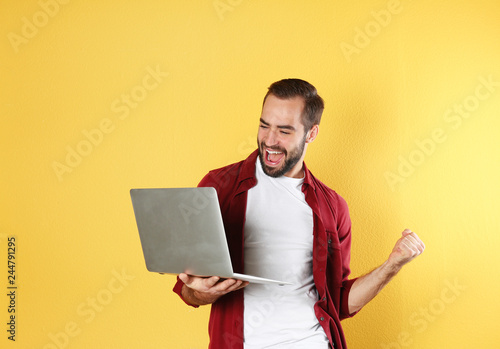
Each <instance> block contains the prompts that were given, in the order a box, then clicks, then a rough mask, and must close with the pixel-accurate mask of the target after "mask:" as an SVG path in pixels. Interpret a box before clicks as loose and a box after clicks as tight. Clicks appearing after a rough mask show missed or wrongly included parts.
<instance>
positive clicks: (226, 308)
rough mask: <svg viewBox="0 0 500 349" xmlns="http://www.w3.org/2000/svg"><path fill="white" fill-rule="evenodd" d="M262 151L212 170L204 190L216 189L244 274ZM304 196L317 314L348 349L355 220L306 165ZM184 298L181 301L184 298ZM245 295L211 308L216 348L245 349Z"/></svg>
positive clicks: (334, 340)
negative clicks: (250, 205) (250, 202)
mask: <svg viewBox="0 0 500 349" xmlns="http://www.w3.org/2000/svg"><path fill="white" fill-rule="evenodd" d="M257 156H258V151H257V150H256V151H254V152H253V153H252V154H251V155H250V156H249V157H248V158H247V159H245V160H243V161H241V162H238V163H235V164H232V165H228V166H225V167H223V168H220V169H217V170H213V171H210V172H209V173H208V174H207V175H206V176H205V177H204V178H203V179H202V180H201V182H200V184H199V186H200V187H214V188H215V189H216V190H217V195H218V197H219V203H220V208H221V213H222V218H223V221H224V228H225V231H226V237H227V243H228V246H229V251H230V254H231V262H232V265H233V269H234V271H235V272H237V273H244V272H245V271H244V270H243V266H244V255H243V251H244V248H243V241H244V225H245V212H246V202H247V193H248V190H249V189H250V188H252V187H253V186H255V185H256V184H257V180H256V179H255V162H256V160H257ZM304 172H305V177H304V183H303V185H302V192H304V195H305V199H306V202H307V203H308V205H309V206H310V207H311V209H312V211H313V221H314V242H313V277H314V283H315V286H316V289H317V291H318V295H319V299H318V301H317V302H316V304H315V305H314V312H315V314H316V317H317V318H318V321H319V323H320V324H321V326H322V327H323V329H324V331H325V333H326V335H327V337H328V339H329V341H330V344H332V346H333V347H334V348H336V349H344V348H347V346H346V341H345V338H344V333H343V331H342V327H341V324H340V320H342V319H345V318H348V317H351V316H353V315H354V314H355V313H349V305H348V299H349V291H350V289H351V286H352V284H353V283H354V281H355V280H356V279H351V280H349V279H348V276H349V274H350V267H349V263H350V256H351V253H350V252H351V220H350V217H349V211H348V208H347V203H346V202H345V200H344V199H343V198H342V197H341V196H340V195H338V194H337V193H336V192H335V191H333V190H332V189H330V188H328V187H327V186H326V185H325V184H323V183H322V182H320V181H319V180H318V179H317V178H316V177H314V176H313V175H312V173H311V172H310V171H309V170H308V169H307V167H306V166H305V164H304ZM182 285H183V283H182V281H181V280H179V279H178V280H177V283H176V284H175V286H174V292H176V293H177V294H178V295H179V296H181V289H182ZM181 298H182V296H181ZM243 308H244V307H243V290H238V291H235V292H231V293H228V294H226V295H224V296H222V297H221V298H219V299H218V300H217V301H216V302H215V303H213V304H212V309H211V313H210V322H209V326H208V328H209V335H210V346H209V348H212V349H222V348H227V349H243V340H244V338H243Z"/></svg>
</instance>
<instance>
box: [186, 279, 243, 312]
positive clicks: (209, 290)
mask: <svg viewBox="0 0 500 349" xmlns="http://www.w3.org/2000/svg"><path fill="white" fill-rule="evenodd" d="M179 279H181V281H182V282H183V283H184V285H183V286H182V292H181V294H182V297H183V298H184V299H185V300H186V301H187V302H188V303H190V304H192V305H205V304H212V303H214V302H215V301H216V300H217V299H219V298H220V297H222V296H223V295H225V294H227V293H229V292H233V291H236V290H239V289H241V288H243V287H245V286H247V285H248V281H242V280H236V279H224V280H221V278H220V277H219V276H211V277H199V276H193V275H188V274H185V273H181V274H179Z"/></svg>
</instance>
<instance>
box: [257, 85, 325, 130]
mask: <svg viewBox="0 0 500 349" xmlns="http://www.w3.org/2000/svg"><path fill="white" fill-rule="evenodd" d="M269 95H273V96H276V97H278V98H281V99H290V98H294V97H297V96H300V97H302V98H304V111H303V113H302V124H303V125H304V130H305V132H307V131H309V130H310V129H311V127H313V126H314V125H319V122H320V121H321V115H322V114H323V109H325V102H324V101H323V98H321V97H320V96H319V95H318V91H317V90H316V87H314V86H313V85H311V84H310V83H308V82H307V81H304V80H301V79H283V80H280V81H276V82H274V83H272V84H271V86H269V89H268V91H267V93H266V96H265V97H264V102H263V103H262V105H264V103H265V102H266V98H267V96H269Z"/></svg>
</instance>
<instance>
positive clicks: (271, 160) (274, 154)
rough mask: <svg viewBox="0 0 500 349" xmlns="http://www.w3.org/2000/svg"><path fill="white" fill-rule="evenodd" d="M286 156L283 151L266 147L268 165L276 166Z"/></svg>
mask: <svg viewBox="0 0 500 349" xmlns="http://www.w3.org/2000/svg"><path fill="white" fill-rule="evenodd" d="M284 157H285V154H284V153H283V152H281V151H278V150H270V149H266V156H265V160H266V161H265V162H266V165H269V166H276V165H278V164H279V163H280V162H281V160H282V159H283V158H284Z"/></svg>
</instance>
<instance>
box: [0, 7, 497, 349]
mask: <svg viewBox="0 0 500 349" xmlns="http://www.w3.org/2000/svg"><path fill="white" fill-rule="evenodd" d="M499 23H500V3H499V2H498V1H497V0H490V1H487V0H485V1H456V0H453V1H452V0H445V1H429V0H421V1H410V0H401V1H398V0H388V1H385V0H384V1H374V0H372V1H367V0H363V1H355V2H350V1H349V2H347V1H346V2H344V1H264V0H260V1H256V0H254V1H245V0H219V1H212V0H206V1H197V2H194V1H160V0H158V1H141V2H132V1H67V0H65V1H62V0H61V1H58V2H56V1H55V0H40V1H9V2H7V1H2V3H1V5H0V28H1V30H0V34H1V36H2V38H3V39H2V40H0V52H1V57H2V59H1V61H0V76H1V81H2V82H1V91H0V108H1V109H0V110H1V118H2V119H1V120H2V123H1V127H0V160H1V166H2V170H1V171H0V198H1V200H0V212H1V213H0V265H2V266H3V267H2V268H1V269H2V270H1V277H0V287H1V290H0V291H1V292H0V293H1V294H2V296H1V297H0V322H1V323H2V324H4V325H2V326H1V327H0V328H1V329H2V330H1V331H0V333H1V335H0V346H1V347H2V348H45V349H49V348H51V349H52V348H63V347H64V348H98V347H102V348H104V347H106V348H205V347H206V345H207V341H208V336H207V330H206V325H207V320H208V314H209V308H208V307H205V308H202V309H199V310H193V309H190V308H188V307H186V306H185V305H184V304H183V303H182V302H181V301H180V300H179V299H178V298H177V297H176V296H175V295H174V294H173V293H172V292H171V288H172V286H173V283H174V277H173V276H159V275H155V274H152V273H149V272H147V271H146V268H145V266H144V262H143V258H142V251H141V249H140V244H139V238H138V233H137V230H136V226H135V221H134V217H133V212H132V206H131V202H130V198H129V192H128V191H129V189H130V188H132V187H172V186H174V187H176V186H194V185H196V184H197V183H198V181H199V179H200V178H201V177H202V176H203V175H204V174H205V173H206V172H207V171H208V170H210V169H212V168H215V167H219V166H222V165H225V164H228V163H230V162H234V161H237V160H240V159H242V158H244V157H245V156H246V155H247V154H249V153H250V152H251V151H252V150H253V148H254V146H255V139H256V132H257V120H258V117H259V113H260V106H261V101H262V97H263V96H264V94H265V92H266V88H267V86H268V85H269V84H270V83H271V82H273V81H275V80H278V79H281V78H286V77H300V78H303V79H306V80H308V81H310V82H311V83H313V84H314V85H316V87H317V88H318V90H319V92H320V94H321V95H322V96H323V97H324V99H325V101H326V110H325V113H324V116H323V121H322V124H321V128H320V135H319V137H318V139H317V140H316V141H315V143H313V144H312V145H311V146H310V147H309V151H308V154H307V157H306V162H307V163H308V165H309V167H310V168H311V169H312V170H313V172H314V173H315V174H316V175H317V176H318V177H319V178H321V179H322V180H323V181H324V182H326V183H327V184H328V185H329V186H331V187H332V188H334V189H335V190H337V191H338V192H339V193H340V194H341V195H342V196H343V197H344V198H345V199H346V200H347V202H348V203H349V206H350V210H351V215H352V220H353V249H352V270H353V275H360V274H362V273H365V272H367V271H369V270H370V269H372V268H374V267H375V266H377V265H378V264H380V263H381V262H382V261H383V260H384V259H385V258H386V256H387V255H388V253H389V252H390V250H391V249H392V246H393V244H394V242H395V241H396V239H397V238H398V236H399V234H400V232H401V231H402V230H403V229H404V228H405V227H408V228H411V229H413V230H414V231H416V232H417V233H418V234H419V235H420V236H421V237H422V239H423V240H424V241H425V243H426V244H427V250H426V251H425V253H424V255H422V256H421V257H419V258H418V259H417V260H416V261H414V262H413V263H412V264H410V265H409V266H407V267H406V268H405V270H404V271H403V272H402V273H401V274H400V275H399V276H397V278H396V279H395V280H394V281H393V282H392V283H391V284H390V285H389V286H388V287H387V288H386V289H385V290H384V291H383V293H382V294H381V295H380V296H379V297H378V298H376V299H375V300H374V301H373V302H372V303H371V304H369V305H368V306H367V307H366V308H365V309H364V310H363V311H362V312H361V313H360V314H359V315H357V316H356V317H355V318H353V319H350V320H346V321H344V322H343V323H344V327H345V331H346V335H347V338H348V343H349V345H350V348H432V349H434V348H454V349H455V348H498V347H499V346H500V332H499V331H498V320H497V318H498V313H499V312H500V304H499V301H498V293H499V291H500V287H499V281H498V271H497V266H496V265H497V264H499V263H500V256H499V255H500V254H499V253H498V246H499V245H500V238H499V234H498V233H499V225H500V224H499V218H498V215H499V211H500V201H499V199H498V197H499V196H500V187H499V185H498V178H500V155H499V151H498V149H499V137H500V121H499V117H500V114H499V110H500V64H499V62H500V45H499V44H498V38H500V25H499ZM89 139H90V140H89ZM78 152H79V153H80V155H79V154H78ZM81 154H83V155H81ZM11 236H14V237H15V244H16V254H15V262H16V267H15V276H16V282H17V283H16V285H17V287H18V288H17V289H16V298H15V306H16V308H15V309H16V313H15V315H16V337H15V339H16V341H15V343H14V342H12V341H10V340H8V339H7V337H8V335H9V333H8V332H6V328H7V327H8V326H7V325H6V323H7V322H9V321H10V318H9V315H11V314H9V313H8V309H9V308H8V307H9V303H10V297H8V296H7V292H8V291H9V290H8V289H7V287H8V284H7V282H8V280H9V279H8V276H9V274H8V268H7V263H8V262H7V258H8V251H7V248H8V246H7V244H8V239H9V238H10V237H11ZM11 258H12V257H11Z"/></svg>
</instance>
